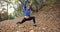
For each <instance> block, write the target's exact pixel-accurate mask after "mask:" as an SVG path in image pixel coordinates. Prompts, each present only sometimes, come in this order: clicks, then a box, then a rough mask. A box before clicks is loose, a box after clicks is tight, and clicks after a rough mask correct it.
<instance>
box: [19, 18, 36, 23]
mask: <svg viewBox="0 0 60 32" xmlns="http://www.w3.org/2000/svg"><path fill="white" fill-rule="evenodd" d="M29 20H33V23H34V24H35V17H29V18H24V19H23V20H22V21H21V22H20V23H24V22H25V21H29Z"/></svg>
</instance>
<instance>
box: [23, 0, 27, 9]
mask: <svg viewBox="0 0 60 32" xmlns="http://www.w3.org/2000/svg"><path fill="white" fill-rule="evenodd" d="M26 3H27V1H24V7H23V8H24V9H26Z"/></svg>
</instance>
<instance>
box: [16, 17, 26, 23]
mask: <svg viewBox="0 0 60 32" xmlns="http://www.w3.org/2000/svg"><path fill="white" fill-rule="evenodd" d="M25 21H26V18H23V20H22V21H21V22H17V24H22V23H24V22H25Z"/></svg>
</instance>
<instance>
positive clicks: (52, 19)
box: [0, 0, 60, 32]
mask: <svg viewBox="0 0 60 32" xmlns="http://www.w3.org/2000/svg"><path fill="white" fill-rule="evenodd" d="M33 16H35V17H36V24H37V26H36V27H34V26H33V22H32V21H26V22H25V23H23V24H20V25H19V26H18V25H17V24H16V23H17V22H18V21H20V20H22V19H23V17H18V18H17V19H14V20H5V21H2V22H0V32H60V0H57V1H56V3H55V5H54V6H53V7H49V6H45V7H44V8H43V9H41V10H40V11H39V12H37V13H35V14H34V15H33Z"/></svg>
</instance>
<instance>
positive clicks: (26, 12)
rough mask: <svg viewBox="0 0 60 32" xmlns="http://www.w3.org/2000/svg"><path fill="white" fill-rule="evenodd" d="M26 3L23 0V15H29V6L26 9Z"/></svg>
mask: <svg viewBox="0 0 60 32" xmlns="http://www.w3.org/2000/svg"><path fill="white" fill-rule="evenodd" d="M26 4H27V1H24V7H23V8H24V9H23V11H24V15H25V16H30V8H29V9H26Z"/></svg>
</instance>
